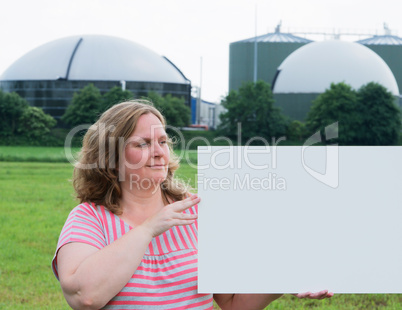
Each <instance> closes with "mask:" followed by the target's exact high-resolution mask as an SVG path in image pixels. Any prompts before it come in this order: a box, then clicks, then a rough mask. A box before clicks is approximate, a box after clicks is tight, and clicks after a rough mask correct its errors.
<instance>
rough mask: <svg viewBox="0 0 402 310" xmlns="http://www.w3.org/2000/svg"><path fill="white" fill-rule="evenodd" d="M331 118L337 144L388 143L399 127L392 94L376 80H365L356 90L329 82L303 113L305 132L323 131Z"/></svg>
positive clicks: (394, 137) (398, 115)
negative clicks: (304, 116) (336, 131)
mask: <svg viewBox="0 0 402 310" xmlns="http://www.w3.org/2000/svg"><path fill="white" fill-rule="evenodd" d="M335 122H338V126H339V134H338V139H337V142H338V143H339V144H340V145H392V144H395V143H397V140H398V135H399V131H400V128H401V118H400V111H399V109H398V108H397V106H396V105H395V98H394V96H393V95H392V94H391V93H390V92H388V91H387V89H386V88H384V87H383V86H381V85H379V84H377V83H368V84H367V85H364V86H362V87H361V88H360V89H359V90H358V91H355V90H353V89H352V87H351V86H349V85H347V84H345V83H338V84H331V87H330V88H329V89H328V90H326V91H325V92H324V93H323V94H321V95H320V96H318V97H317V99H316V100H315V101H314V102H313V104H312V107H311V110H310V112H309V114H308V116H307V120H306V127H307V130H308V133H309V134H313V133H315V132H316V131H318V130H320V131H321V133H322V134H323V130H324V128H325V127H326V126H328V125H330V124H332V123H335ZM322 140H323V141H325V138H323V139H322ZM330 142H331V143H332V142H335V141H330Z"/></svg>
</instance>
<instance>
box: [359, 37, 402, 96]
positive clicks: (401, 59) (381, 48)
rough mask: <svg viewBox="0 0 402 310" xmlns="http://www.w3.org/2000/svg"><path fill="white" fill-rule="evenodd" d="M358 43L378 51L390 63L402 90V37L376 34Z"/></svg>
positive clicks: (389, 65)
mask: <svg viewBox="0 0 402 310" xmlns="http://www.w3.org/2000/svg"><path fill="white" fill-rule="evenodd" d="M357 43H360V44H363V45H365V46H367V47H368V48H369V49H371V50H372V51H374V52H376V53H377V54H378V55H379V56H380V57H381V58H382V59H383V60H384V61H385V62H386V63H387V65H388V67H389V68H390V69H391V71H392V73H393V74H394V76H395V79H396V82H397V84H398V88H399V91H400V92H401V91H402V38H399V37H397V36H394V35H391V34H386V35H381V36H374V37H371V38H368V39H365V40H360V41H357Z"/></svg>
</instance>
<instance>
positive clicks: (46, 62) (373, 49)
mask: <svg viewBox="0 0 402 310" xmlns="http://www.w3.org/2000/svg"><path fill="white" fill-rule="evenodd" d="M367 37H368V38H367ZM256 80H264V81H266V82H268V83H270V84H271V86H272V90H273V93H274V99H275V104H276V105H277V106H279V107H280V108H281V109H282V112H283V113H284V114H285V115H287V116H289V117H290V118H291V119H295V120H301V121H303V120H304V119H305V117H306V115H307V113H308V111H309V109H310V106H311V102H312V100H314V99H315V98H316V97H317V96H318V95H319V94H321V93H323V92H324V91H325V90H326V89H328V88H329V87H330V84H331V83H339V82H344V83H346V84H349V85H351V86H352V87H353V88H354V89H358V88H359V87H361V86H362V85H364V84H367V83H369V82H377V83H379V84H381V85H383V86H385V87H386V88H387V89H388V90H389V91H390V92H391V93H392V94H394V96H395V98H396V103H397V104H398V105H399V107H402V104H401V96H400V90H401V89H402V39H401V38H399V37H398V36H395V35H391V33H390V32H389V31H388V32H387V31H386V33H385V34H384V35H374V36H367V35H366V38H365V39H364V40H359V41H356V42H348V41H342V40H339V39H338V40H333V39H331V40H321V41H316V42H314V41H312V40H309V39H307V38H305V37H300V36H296V35H293V34H291V33H283V32H281V31H280V27H279V26H278V27H277V28H276V30H275V31H274V32H272V33H268V34H265V35H261V36H257V37H252V38H249V39H245V40H241V41H237V42H233V43H231V44H230V45H229V91H231V90H237V89H239V87H240V86H241V85H242V84H243V83H244V82H249V81H256ZM89 83H93V84H94V85H95V86H96V87H98V88H99V89H100V91H101V93H105V92H107V91H108V90H110V89H111V88H112V87H114V86H120V87H123V88H125V89H127V90H130V91H131V92H132V93H133V95H134V97H137V98H138V97H140V96H146V95H147V94H148V92H149V91H155V92H157V93H159V94H160V95H166V94H172V95H173V96H177V97H182V98H184V100H185V104H186V105H188V106H189V107H191V108H192V121H193V123H198V124H202V125H208V126H210V127H212V128H213V127H215V125H216V124H217V119H218V114H219V111H222V108H221V107H220V105H219V104H218V103H211V102H206V101H203V100H195V98H192V97H191V93H192V91H191V88H192V86H191V82H190V80H189V79H187V78H186V76H185V75H184V74H183V73H182V71H181V70H180V69H179V68H177V67H176V66H175V65H174V64H173V63H172V62H171V61H170V60H169V59H167V58H166V57H163V56H161V55H159V54H157V53H155V52H153V51H151V50H150V49H148V48H146V47H144V46H142V45H140V44H138V43H135V42H132V41H129V40H125V39H121V38H116V37H110V36H103V35H82V36H72V37H66V38H62V39H58V40H55V41H51V42H48V43H46V44H44V45H42V46H39V47H37V48H36V49H34V50H32V51H30V52H28V53H27V54H25V55H24V56H22V57H21V58H20V59H18V60H17V61H15V62H14V63H13V64H12V65H11V66H10V67H9V68H8V69H7V70H6V71H5V72H4V73H3V74H2V75H1V76H0V88H1V89H2V90H3V91H6V92H13V91H15V92H17V93H18V94H19V95H21V96H22V97H24V98H25V99H26V100H27V101H28V102H29V104H31V105H33V106H38V107H41V108H42V109H43V110H44V111H45V112H46V113H49V114H50V115H52V116H53V117H55V118H56V119H60V117H61V116H62V115H63V114H64V111H65V109H66V107H67V106H68V105H69V104H70V102H71V99H72V97H73V94H74V92H78V91H79V90H80V89H82V88H83V87H85V86H86V85H88V84H89ZM223 91H224V90H223ZM193 93H194V92H193ZM197 105H198V108H197ZM196 111H198V112H196ZM196 113H200V114H198V116H197V117H196V115H195V114H196Z"/></svg>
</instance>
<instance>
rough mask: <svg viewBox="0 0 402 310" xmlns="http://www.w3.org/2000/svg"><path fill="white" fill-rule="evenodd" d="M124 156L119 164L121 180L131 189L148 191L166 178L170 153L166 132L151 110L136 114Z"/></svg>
mask: <svg viewBox="0 0 402 310" xmlns="http://www.w3.org/2000/svg"><path fill="white" fill-rule="evenodd" d="M124 155H125V158H124V159H123V161H122V162H121V163H122V164H124V167H123V169H125V181H128V182H130V187H131V188H133V186H135V189H143V190H148V189H150V188H151V187H152V188H154V187H155V186H157V185H159V184H160V183H162V182H163V181H164V180H165V179H166V176H167V172H168V164H169V158H170V153H169V146H168V144H167V135H166V132H165V129H164V128H163V125H162V123H161V121H160V120H159V118H158V117H156V116H155V115H154V114H152V113H148V114H144V115H142V116H140V118H139V119H138V122H137V125H136V127H135V130H134V132H133V133H132V135H131V136H130V138H129V140H128V143H127V145H126V147H125V150H124ZM121 168H122V167H121ZM121 168H120V169H121Z"/></svg>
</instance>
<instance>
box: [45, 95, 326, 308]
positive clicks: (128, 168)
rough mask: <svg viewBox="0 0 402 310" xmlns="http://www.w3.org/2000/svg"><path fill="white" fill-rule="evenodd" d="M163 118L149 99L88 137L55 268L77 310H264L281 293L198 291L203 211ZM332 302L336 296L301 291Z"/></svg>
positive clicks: (117, 111) (113, 112) (112, 113)
mask: <svg viewBox="0 0 402 310" xmlns="http://www.w3.org/2000/svg"><path fill="white" fill-rule="evenodd" d="M177 168H178V160H177V158H175V157H174V153H173V152H172V149H171V144H170V141H169V138H168V137H167V134H166V132H165V121H164V118H163V116H162V115H161V114H160V113H159V112H158V110H156V109H155V108H154V107H152V106H151V105H150V104H149V102H146V101H138V100H137V101H130V102H124V103H120V104H118V105H115V106H113V107H112V108H110V109H109V110H108V111H106V112H105V113H104V114H103V115H102V116H101V118H100V119H99V120H98V121H97V122H96V123H95V125H94V126H92V127H91V128H90V129H89V130H88V132H87V134H86V135H85V137H84V141H83V147H82V150H81V158H80V163H79V164H78V165H77V166H76V167H75V169H74V178H73V184H74V188H75V190H76V192H77V197H78V199H79V200H80V202H81V204H80V205H78V206H77V207H76V208H74V209H73V211H72V212H71V213H70V215H69V216H68V219H67V221H66V223H65V225H64V227H63V229H62V232H61V234H60V238H59V242H58V245H57V249H56V254H55V257H54V259H53V263H52V266H53V271H54V273H55V275H56V277H57V278H58V279H59V280H60V284H61V287H62V290H63V294H64V296H65V298H66V300H67V302H68V303H69V305H70V306H71V307H72V308H74V309H100V308H103V309H187V308H194V309H212V304H213V303H212V299H213V298H214V299H215V301H216V302H217V303H218V304H219V305H220V306H221V307H222V308H223V309H261V308H264V307H265V306H266V305H267V304H269V303H270V302H271V301H273V300H275V299H276V298H278V297H280V295H270V294H263V295H254V294H253V295H251V294H249V295H247V294H244V295H234V294H215V295H214V296H212V295H211V294H197V204H198V203H199V202H200V198H199V197H197V196H196V195H190V194H189V193H188V191H187V189H186V187H185V186H183V184H181V183H180V182H178V181H177V180H175V179H174V172H175V170H177ZM297 296H298V297H300V298H303V297H309V298H320V299H321V298H325V297H331V296H332V294H331V293H328V292H327V291H322V292H319V293H315V294H311V293H305V294H299V295H297Z"/></svg>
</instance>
